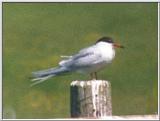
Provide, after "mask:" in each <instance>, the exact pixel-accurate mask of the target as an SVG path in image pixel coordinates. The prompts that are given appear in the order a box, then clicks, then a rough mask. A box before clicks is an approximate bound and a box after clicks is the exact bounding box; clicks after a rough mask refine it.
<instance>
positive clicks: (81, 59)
mask: <svg viewBox="0 0 160 121" xmlns="http://www.w3.org/2000/svg"><path fill="white" fill-rule="evenodd" d="M116 47H119V48H124V47H123V46H122V45H120V44H117V43H114V42H113V40H112V38H110V37H102V38H100V39H99V40H98V41H97V42H96V43H95V44H94V45H92V46H90V47H87V48H84V49H82V50H80V51H79V52H78V53H77V54H75V55H73V56H62V57H63V58H65V59H64V60H62V61H60V62H59V66H58V67H55V68H50V69H46V70H41V71H37V72H32V77H33V79H32V81H33V82H34V83H33V84H32V85H31V86H33V85H36V84H38V83H41V82H43V81H45V80H47V79H49V78H51V77H54V76H57V75H61V74H65V73H69V72H78V73H84V74H90V75H91V78H92V79H97V72H98V71H99V70H101V69H102V68H104V67H105V66H106V65H107V64H109V63H111V62H112V60H113V58H114V57H115V48H116Z"/></svg>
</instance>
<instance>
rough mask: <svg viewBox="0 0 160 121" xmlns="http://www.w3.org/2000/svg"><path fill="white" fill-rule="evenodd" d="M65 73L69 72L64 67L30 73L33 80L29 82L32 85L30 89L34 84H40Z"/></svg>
mask: <svg viewBox="0 0 160 121" xmlns="http://www.w3.org/2000/svg"><path fill="white" fill-rule="evenodd" d="M66 72H69V70H68V69H66V68H65V67H56V68H50V69H46V70H41V71H36V72H32V77H33V78H32V80H31V81H32V82H34V83H32V84H31V87H32V86H34V85H36V84H39V83H42V82H44V81H46V80H47V79H49V78H51V77H53V76H56V75H59V74H63V73H66Z"/></svg>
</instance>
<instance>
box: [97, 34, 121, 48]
mask: <svg viewBox="0 0 160 121" xmlns="http://www.w3.org/2000/svg"><path fill="white" fill-rule="evenodd" d="M100 42H105V43H107V44H110V45H112V47H114V48H124V46H122V45H121V44H118V43H115V42H114V41H113V39H112V38H110V37H102V38H100V39H99V40H97V42H96V44H97V43H100Z"/></svg>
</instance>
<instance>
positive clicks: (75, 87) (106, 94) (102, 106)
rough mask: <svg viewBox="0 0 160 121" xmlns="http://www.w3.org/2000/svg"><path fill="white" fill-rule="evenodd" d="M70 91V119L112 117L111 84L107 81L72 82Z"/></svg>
mask: <svg viewBox="0 0 160 121" xmlns="http://www.w3.org/2000/svg"><path fill="white" fill-rule="evenodd" d="M70 89H71V90H70V92H71V93H70V97H71V98H70V99H71V117H72V118H76V117H77V118H78V117H93V118H98V117H103V116H111V115H112V102H111V84H110V83H109V82H108V81H105V80H90V81H73V82H72V83H71V87H70Z"/></svg>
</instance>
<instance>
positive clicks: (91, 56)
mask: <svg viewBox="0 0 160 121" xmlns="http://www.w3.org/2000/svg"><path fill="white" fill-rule="evenodd" d="M94 50H95V48H94V46H91V47H89V48H85V49H83V50H80V51H79V53H78V54H76V55H74V56H72V58H70V59H68V60H63V61H61V62H60V64H61V65H62V66H68V67H71V68H77V67H88V66H92V65H94V64H96V63H98V62H99V61H101V60H100V57H101V55H100V53H99V52H98V51H96V52H95V51H94Z"/></svg>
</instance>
